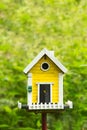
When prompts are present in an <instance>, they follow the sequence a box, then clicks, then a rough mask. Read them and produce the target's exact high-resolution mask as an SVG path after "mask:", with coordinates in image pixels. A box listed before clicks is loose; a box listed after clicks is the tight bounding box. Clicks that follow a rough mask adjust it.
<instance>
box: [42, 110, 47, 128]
mask: <svg viewBox="0 0 87 130" xmlns="http://www.w3.org/2000/svg"><path fill="white" fill-rule="evenodd" d="M42 130H47V113H45V112H42Z"/></svg>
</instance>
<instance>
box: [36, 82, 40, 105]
mask: <svg viewBox="0 0 87 130" xmlns="http://www.w3.org/2000/svg"><path fill="white" fill-rule="evenodd" d="M37 96H38V101H37V102H38V103H39V102H40V84H38V95H37Z"/></svg>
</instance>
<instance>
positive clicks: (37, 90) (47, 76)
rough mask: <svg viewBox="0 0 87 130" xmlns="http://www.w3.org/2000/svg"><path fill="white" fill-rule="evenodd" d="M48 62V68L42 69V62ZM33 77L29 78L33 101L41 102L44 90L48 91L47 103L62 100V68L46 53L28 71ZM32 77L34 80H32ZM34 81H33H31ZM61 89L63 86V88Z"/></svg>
mask: <svg viewBox="0 0 87 130" xmlns="http://www.w3.org/2000/svg"><path fill="white" fill-rule="evenodd" d="M43 63H47V64H48V65H49V67H48V69H47V70H46V71H45V70H43V69H42V64H43ZM28 74H29V75H30V76H31V75H32V78H29V81H28V82H30V83H29V84H30V86H32V93H31V94H29V95H30V96H32V98H30V99H31V100H32V101H31V102H32V103H41V102H42V99H43V97H42V96H41V94H42V91H44V93H46V91H48V95H49V96H48V99H46V101H47V103H49V102H50V103H58V102H59V101H60V99H59V98H60V97H62V95H60V92H59V89H60V86H59V84H61V83H60V76H59V75H60V74H62V72H61V70H60V69H59V68H58V67H57V66H56V65H55V64H54V63H53V61H51V60H50V58H48V57H47V56H46V55H44V56H43V57H42V58H41V59H40V60H39V61H38V63H36V64H35V65H34V66H33V67H32V69H31V70H30V71H29V72H28ZM31 79H32V80H31ZM31 82H32V83H31ZM61 91H63V90H62V88H61ZM43 102H44V101H43Z"/></svg>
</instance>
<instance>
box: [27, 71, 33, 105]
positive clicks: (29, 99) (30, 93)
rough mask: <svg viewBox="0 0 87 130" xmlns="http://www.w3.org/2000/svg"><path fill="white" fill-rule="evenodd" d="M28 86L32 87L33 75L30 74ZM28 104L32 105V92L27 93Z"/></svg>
mask: <svg viewBox="0 0 87 130" xmlns="http://www.w3.org/2000/svg"><path fill="white" fill-rule="evenodd" d="M28 86H32V73H29V74H28V85H27V87H28ZM27 104H28V105H31V104H32V92H27Z"/></svg>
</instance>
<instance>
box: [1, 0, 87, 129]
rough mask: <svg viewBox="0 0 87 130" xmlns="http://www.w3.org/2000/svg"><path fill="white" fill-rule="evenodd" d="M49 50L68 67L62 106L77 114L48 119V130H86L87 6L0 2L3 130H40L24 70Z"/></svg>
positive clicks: (76, 1)
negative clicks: (22, 106) (29, 105)
mask: <svg viewBox="0 0 87 130" xmlns="http://www.w3.org/2000/svg"><path fill="white" fill-rule="evenodd" d="M43 48H47V49H49V50H54V51H55V56H56V57H57V58H58V59H59V60H60V61H61V62H62V63H63V65H65V66H66V68H68V73H67V74H66V75H65V77H64V102H65V101H67V100H68V99H70V100H72V101H73V102H74V109H73V110H66V111H64V112H62V113H57V114H56V113H54V114H48V128H49V129H50V130H64V129H66V130H87V1H86V0H63V1H62V0H38V1H32V0H25V1H24V0H1V1H0V130H15V129H16V130H36V129H37V130H41V116H40V114H37V115H35V114H34V113H29V112H27V111H24V110H18V108H17V101H18V100H20V101H21V102H23V103H26V100H27V99H26V98H27V97H26V96H27V95H26V84H27V77H26V76H25V75H24V74H23V69H24V68H25V67H26V65H27V64H29V63H30V62H31V61H32V59H33V58H34V57H35V56H36V55H37V54H38V53H39V52H40V51H41V49H43Z"/></svg>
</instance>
